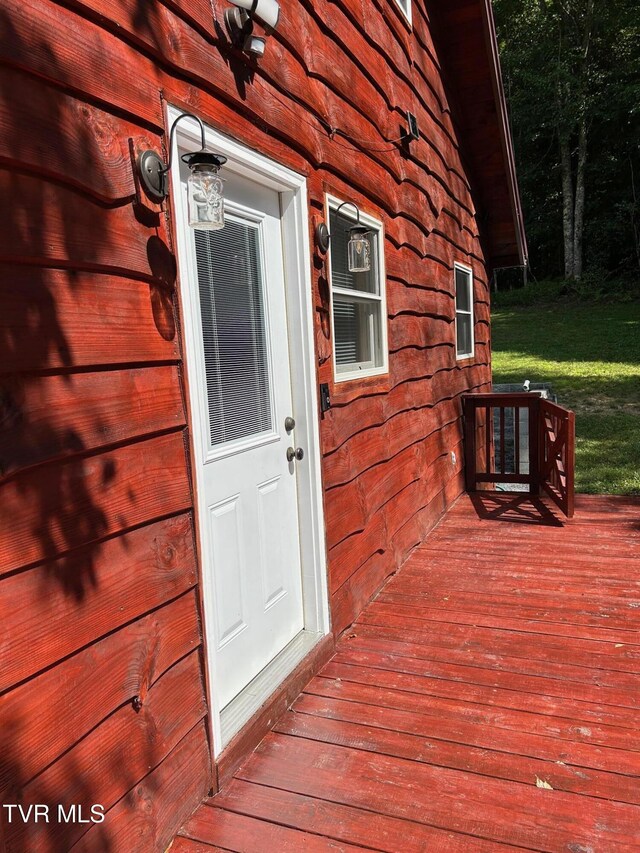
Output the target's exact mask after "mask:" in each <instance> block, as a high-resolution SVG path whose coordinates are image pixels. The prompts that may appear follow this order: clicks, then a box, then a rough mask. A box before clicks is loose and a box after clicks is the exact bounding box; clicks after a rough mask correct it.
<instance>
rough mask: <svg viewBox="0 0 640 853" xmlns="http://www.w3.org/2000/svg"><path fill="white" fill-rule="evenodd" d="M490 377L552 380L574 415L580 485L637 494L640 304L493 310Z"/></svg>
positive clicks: (590, 490) (592, 490)
mask: <svg viewBox="0 0 640 853" xmlns="http://www.w3.org/2000/svg"><path fill="white" fill-rule="evenodd" d="M492 326H493V381H494V382H518V383H520V382H523V381H524V380H525V379H530V380H531V381H532V382H550V383H551V384H552V385H553V388H554V391H555V392H556V394H557V395H558V402H559V403H560V405H563V406H566V407H567V408H570V409H573V410H574V411H575V413H576V433H577V449H576V457H577V458H576V489H577V491H579V492H588V493H591V494H619V495H639V494H640V303H638V302H632V303H626V304H615V305H609V306H605V305H565V304H554V305H548V306H534V307H529V308H509V309H505V308H502V309H497V310H495V311H494V312H493V314H492Z"/></svg>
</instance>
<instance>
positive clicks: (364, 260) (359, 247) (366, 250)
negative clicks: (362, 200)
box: [316, 201, 371, 272]
mask: <svg viewBox="0 0 640 853" xmlns="http://www.w3.org/2000/svg"><path fill="white" fill-rule="evenodd" d="M347 204H348V205H350V206H351V207H353V208H355V211H356V224H355V225H353V226H352V227H351V228H349V242H348V244H347V267H348V270H349V272H369V270H370V269H371V241H370V240H369V237H368V234H369V229H368V228H366V227H365V226H364V225H361V224H360V208H359V207H358V205H357V204H355V202H353V201H343V202H342V204H341V205H339V206H338V207H337V208H336V215H337V216H339V215H340V210H341V209H342V208H343V207H344V206H345V205H347ZM330 240H331V235H330V234H329V229H328V228H327V225H326V223H325V222H321V223H320V224H319V225H318V227H317V228H316V244H317V246H318V248H319V249H320V251H321V252H323V253H324V252H326V251H327V249H328V248H329V242H330Z"/></svg>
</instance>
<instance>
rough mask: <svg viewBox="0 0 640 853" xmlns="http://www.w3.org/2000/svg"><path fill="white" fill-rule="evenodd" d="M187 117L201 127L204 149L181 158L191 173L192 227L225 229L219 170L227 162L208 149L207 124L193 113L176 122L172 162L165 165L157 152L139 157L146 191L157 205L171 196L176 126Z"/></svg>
mask: <svg viewBox="0 0 640 853" xmlns="http://www.w3.org/2000/svg"><path fill="white" fill-rule="evenodd" d="M183 118H192V119H194V120H195V121H197V122H198V124H199V125H200V134H201V138H202V147H201V149H200V150H199V151H194V152H193V153H191V154H183V155H182V157H181V158H180V159H181V160H182V161H183V162H184V163H186V164H187V166H188V167H189V169H190V170H191V174H190V175H189V177H188V178H187V200H188V206H189V225H190V226H191V227H192V228H198V229H199V230H204V231H219V230H220V229H221V228H224V193H223V183H222V178H220V176H219V175H218V170H219V169H220V167H221V166H223V165H224V164H225V163H226V162H227V158H226V157H223V156H222V154H214V153H213V152H212V151H207V150H206V143H205V131H204V124H203V123H202V121H201V120H200V119H199V118H198V116H194V115H192V114H191V113H183V114H182V115H181V116H178V118H177V119H176V120H175V121H174V123H173V125H172V127H171V132H170V134H169V162H168V163H167V164H166V165H165V164H164V162H163V161H162V159H161V158H160V156H159V155H158V154H156V152H155V151H143V152H142V153H141V154H140V156H139V157H138V171H139V173H140V179H141V181H142V185H143V186H144V188H145V190H146V192H147V193H148V194H149V196H150V197H151V198H152V199H153V200H154V201H157V202H161V201H163V200H164V199H165V198H166V197H167V195H168V194H169V180H168V178H169V170H170V169H171V165H172V162H173V137H174V135H175V130H176V126H177V124H178V122H179V121H182V119H183Z"/></svg>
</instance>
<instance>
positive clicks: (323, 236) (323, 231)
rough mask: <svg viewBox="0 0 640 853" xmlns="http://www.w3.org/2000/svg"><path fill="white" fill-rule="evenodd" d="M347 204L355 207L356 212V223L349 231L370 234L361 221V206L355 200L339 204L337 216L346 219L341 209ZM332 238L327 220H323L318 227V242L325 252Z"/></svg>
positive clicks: (321, 249)
mask: <svg viewBox="0 0 640 853" xmlns="http://www.w3.org/2000/svg"><path fill="white" fill-rule="evenodd" d="M347 205H348V206H350V207H353V209H354V210H355V212H356V222H355V225H353V226H352V227H351V228H350V229H349V232H350V233H353V234H368V233H369V230H370V229H369V228H367V227H366V226H365V225H363V224H362V223H361V222H360V208H359V207H358V205H357V204H356V203H355V201H343V202H342V204H339V205H338V207H336V216H342V218H343V219H346V218H347V217H346V216H345V215H344V214H341V213H340V211H341V210H342V208H343V207H346V206H347ZM330 240H331V234H330V233H329V229H328V228H327V225H326V223H325V222H321V223H320V224H319V225H318V227H317V228H316V243H317V245H318V248H319V249H320V251H321V252H322V253H323V254H324V253H325V252H326V251H327V250H328V248H329V242H330Z"/></svg>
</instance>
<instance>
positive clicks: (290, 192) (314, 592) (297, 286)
mask: <svg viewBox="0 0 640 853" xmlns="http://www.w3.org/2000/svg"><path fill="white" fill-rule="evenodd" d="M166 112H167V126H168V127H172V126H173V123H174V121H175V120H176V119H177V118H178V117H179V116H180V115H182V113H183V111H182V110H179V109H177V108H176V107H173V106H168V107H167V111H166ZM205 131H206V144H207V148H208V149H210V150H212V151H217V152H219V153H220V154H224V156H225V157H227V158H228V161H227V163H226V165H225V166H224V169H223V174H224V172H235V173H237V174H239V175H241V176H243V177H245V178H250V179H251V180H254V181H256V182H257V183H259V184H262V185H264V186H267V187H270V188H271V189H274V190H276V191H277V192H278V193H279V194H280V199H281V211H282V233H283V256H284V265H285V285H286V298H287V316H288V326H289V330H288V331H289V347H290V354H291V382H292V389H291V390H292V394H293V405H294V413H295V419H296V441H297V443H298V444H300V445H301V446H302V447H304V450H305V457H304V462H303V463H301V464H299V465H297V466H296V469H297V477H298V496H299V497H298V501H299V521H300V548H301V563H302V596H303V610H304V632H303V633H305V634H306V635H307V639H306V642H302V643H298V644H297V646H296V648H297V649H298V651H297V652H296V651H295V650H294V652H293V654H291V653H289V655H288V656H286V657H285V659H284V660H283V661H281V663H280V666H275V667H274V670H273V676H272V678H267V679H266V683H265V679H264V678H263V679H262V681H261V684H260V685H259V690H260V694H261V696H262V701H264V700H265V699H266V698H267V697H268V696H269V695H270V694H271V693H272V692H273V691H274V690H275V689H276V688H277V687H278V685H279V683H280V682H281V681H282V679H283V678H284V677H286V675H287V674H288V672H290V671H292V670H293V669H294V668H295V666H297V664H298V663H299V662H300V660H301V659H302V658H303V657H304V656H305V654H306V653H308V651H309V648H310V646H311V645H314V644H315V642H317V641H319V640H320V639H321V638H322V637H324V636H325V635H326V634H328V633H329V630H330V616H329V601H328V590H327V559H326V546H325V527H324V512H323V496H322V477H321V462H320V434H319V426H318V416H317V397H316V388H315V385H316V371H315V346H314V306H313V295H312V282H311V251H310V246H309V227H308V215H309V207H308V197H307V181H306V178H305V177H304V176H303V175H299V174H297V173H296V172H293V171H291V170H290V169H287V168H286V167H284V166H281V165H280V164H278V163H276V162H274V161H273V160H270V159H269V158H267V157H264V156H262V155H261V154H258V153H257V152H255V151H252V150H251V149H250V148H247V147H246V146H244V145H241V144H240V143H239V142H236V141H235V140H233V139H231V138H229V137H227V136H224V135H223V134H221V133H219V132H218V131H216V130H214V129H213V128H211V127H208V126H207V125H205ZM175 136H176V139H175V143H174V144H175V150H174V152H173V162H174V164H175V166H174V167H173V169H172V174H171V176H170V178H171V196H172V201H173V211H174V217H175V220H174V221H175V226H176V228H175V233H176V244H177V257H178V270H179V278H180V295H181V302H182V314H183V320H184V326H185V328H184V346H185V370H186V374H187V380H188V386H189V398H190V405H191V410H192V412H193V417H192V418H191V424H190V426H191V429H192V432H193V441H192V452H195V454H196V460H199V457H198V453H199V447H202V446H203V443H202V436H201V435H200V423H201V419H200V418H199V417H198V416H197V415H198V414H199V412H200V407H201V406H202V405H203V404H204V401H203V399H202V396H203V395H202V393H198V392H199V391H200V392H201V391H202V388H203V387H204V385H203V379H202V377H200V376H199V375H198V373H199V371H198V368H197V365H199V363H200V356H199V353H198V352H197V340H198V335H196V334H194V329H196V328H197V326H196V325H194V324H195V323H197V322H199V320H198V317H199V314H198V306H197V293H196V291H195V288H194V287H193V283H194V282H197V277H196V274H195V264H194V251H193V248H192V243H191V229H190V227H189V225H188V222H187V218H186V212H185V206H184V200H183V190H182V185H181V179H180V169H179V168H178V154H179V150H180V149H182V148H186V149H187V151H195V150H199V148H200V145H201V137H200V128H199V126H198V124H197V123H196V122H195V121H194V120H193V119H183V121H181V122H180V124H179V125H178V127H177V128H176V134H175ZM222 176H223V175H222ZM193 470H194V480H195V483H194V485H195V489H196V501H195V503H196V508H195V510H196V513H197V515H198V519H199V525H198V526H199V528H201V529H202V527H203V525H204V523H205V512H206V507H205V506H204V502H201V501H199V500H198V495H199V494H204V491H203V484H202V483H201V482H200V480H201V475H202V471H201V467H200V464H199V461H196V464H194V465H193ZM201 504H202V505H201ZM199 549H200V555H201V568H202V578H201V580H202V600H203V604H204V610H205V613H204V623H205V624H204V625H203V630H204V632H205V638H206V634H207V624H206V613H207V611H209V612H211V608H212V602H211V595H212V590H213V586H212V584H211V583H210V582H209V581H208V573H209V572H210V571H212V566H211V561H210V558H208V555H207V554H205V553H204V552H203V549H202V543H201V541H200V542H199ZM287 648H288V647H287ZM276 661H277V658H276ZM207 668H208V689H209V697H208V698H209V708H210V709H211V719H212V732H213V743H214V755H218V754H219V753H220V752H221V750H222V748H224V746H226V743H223V734H222V724H221V710H222V709H221V708H220V707H218V704H217V701H218V700H217V691H216V689H215V685H216V662H215V648H214V644H213V643H209V644H207ZM259 677H260V676H258V678H259ZM256 680H257V679H256ZM252 683H253V682H252ZM257 699H260V697H257ZM234 701H235V700H234ZM262 701H260V702H259V704H262ZM253 704H254V705H255V701H254V703H253ZM258 707H259V705H258ZM255 710H257V707H256V708H255ZM245 722H246V720H245Z"/></svg>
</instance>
